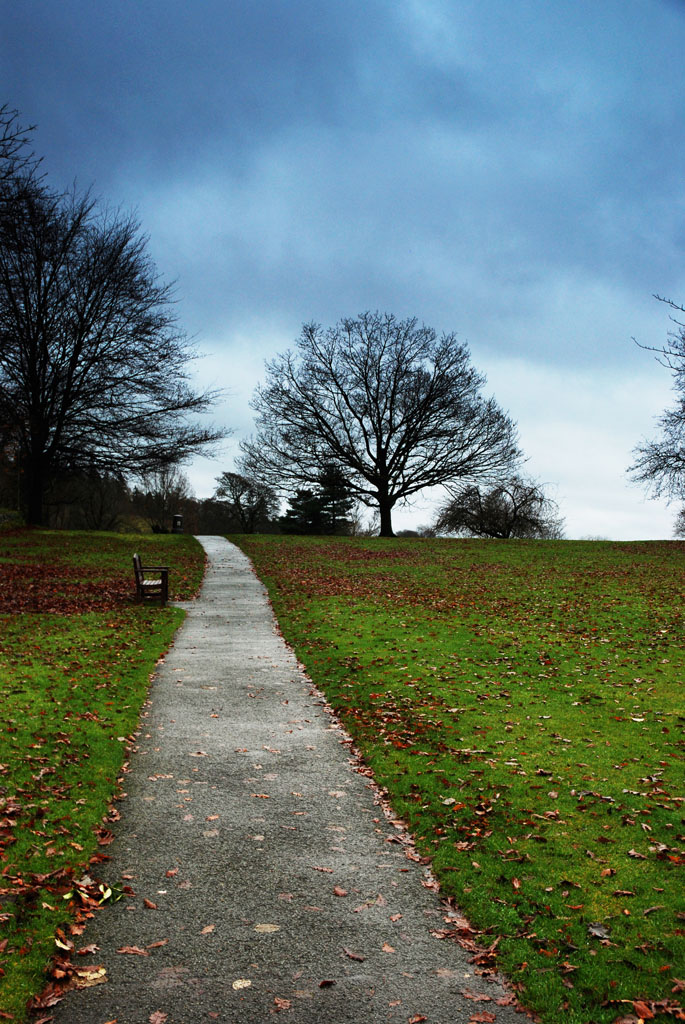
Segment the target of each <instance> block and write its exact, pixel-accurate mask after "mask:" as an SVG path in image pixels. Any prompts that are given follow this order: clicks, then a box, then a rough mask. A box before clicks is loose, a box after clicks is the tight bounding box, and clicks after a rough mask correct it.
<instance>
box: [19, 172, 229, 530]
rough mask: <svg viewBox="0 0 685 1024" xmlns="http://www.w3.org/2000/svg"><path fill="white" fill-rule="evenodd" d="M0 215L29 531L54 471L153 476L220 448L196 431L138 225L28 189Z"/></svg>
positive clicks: (176, 332)
mask: <svg viewBox="0 0 685 1024" xmlns="http://www.w3.org/2000/svg"><path fill="white" fill-rule="evenodd" d="M12 188H14V192H13V199H12V202H7V203H3V204H2V205H1V206H0V423H1V424H3V426H4V430H5V431H6V432H9V433H10V434H11V435H12V437H13V438H14V440H15V443H16V445H17V446H18V449H19V451H20V453H21V461H22V466H23V469H24V474H25V480H26V495H25V500H26V504H27V513H28V518H29V521H31V522H39V521H40V517H41V506H42V496H43V492H44V490H45V487H46V486H47V483H48V481H49V479H50V477H51V475H54V474H55V473H65V472H74V471H79V470H84V469H86V470H91V471H93V470H94V471H98V472H115V473H121V472H128V473H144V472H150V471H153V470H156V469H159V468H161V467H164V466H168V465H173V464H176V463H178V462H181V461H183V459H185V458H187V457H188V456H189V455H191V454H194V453H195V452H197V451H199V450H202V449H204V448H205V447H207V446H208V445H211V444H212V443H213V442H214V441H216V440H218V439H219V438H220V437H222V436H224V434H225V432H224V431H221V430H216V429H214V428H211V427H204V426H200V425H199V424H198V423H197V422H196V421H195V420H194V415H195V414H196V413H202V412H205V411H206V410H207V409H208V408H209V407H210V406H211V404H212V402H213V400H214V398H215V393H213V392H204V393H198V392H196V391H195V390H194V389H193V387H192V386H191V384H190V378H189V375H188V371H187V363H188V360H189V359H190V358H192V356H193V352H192V349H191V348H190V346H189V344H188V342H187V339H186V337H185V335H184V334H183V332H182V331H181V330H180V329H179V327H178V325H177V323H176V318H175V315H174V313H173V310H172V305H171V299H172V297H171V294H170V290H169V287H168V286H167V285H165V284H164V283H163V282H161V281H160V280H159V278H158V276H157V273H156V269H155V267H154V265H153V263H152V261H151V260H150V258H149V256H148V254H147V250H146V239H145V238H144V237H143V236H141V234H140V229H139V225H138V223H137V222H136V221H135V219H134V218H132V217H130V216H122V215H120V214H118V213H116V212H115V213H112V212H111V211H101V210H99V209H98V207H97V206H96V204H95V203H94V201H93V200H92V199H91V197H90V196H88V195H87V194H86V195H77V194H76V193H73V194H71V195H66V196H64V195H59V194H56V193H54V192H52V191H50V190H49V189H48V188H47V187H46V186H45V185H44V184H43V183H42V182H36V181H32V182H30V183H29V184H28V185H27V183H26V181H25V179H23V178H21V179H20V180H19V181H18V182H16V183H15V185H12V183H9V184H6V187H5V193H4V194H5V196H8V195H9V194H10V192H11V190H12Z"/></svg>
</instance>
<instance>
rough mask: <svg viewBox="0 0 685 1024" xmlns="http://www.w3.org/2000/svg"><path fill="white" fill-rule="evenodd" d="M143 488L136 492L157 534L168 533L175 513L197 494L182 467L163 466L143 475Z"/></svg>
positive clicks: (141, 506) (144, 513) (136, 499)
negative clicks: (194, 492) (194, 493)
mask: <svg viewBox="0 0 685 1024" xmlns="http://www.w3.org/2000/svg"><path fill="white" fill-rule="evenodd" d="M140 482H141V487H140V490H136V491H135V492H134V502H135V504H137V505H139V506H140V508H141V511H142V514H143V516H144V517H145V518H146V519H147V521H148V523H149V524H150V528H151V529H152V532H153V533H168V532H169V529H170V527H171V520H172V516H174V515H175V514H177V513H178V512H182V511H183V509H184V507H185V504H186V502H187V501H188V499H190V498H192V497H193V491H192V487H191V486H190V480H189V479H188V477H187V476H186V475H185V473H183V472H182V471H181V469H179V467H178V466H162V468H161V469H157V470H155V471H154V472H151V473H143V474H142V475H141V480H140Z"/></svg>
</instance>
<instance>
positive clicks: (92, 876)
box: [0, 530, 204, 1021]
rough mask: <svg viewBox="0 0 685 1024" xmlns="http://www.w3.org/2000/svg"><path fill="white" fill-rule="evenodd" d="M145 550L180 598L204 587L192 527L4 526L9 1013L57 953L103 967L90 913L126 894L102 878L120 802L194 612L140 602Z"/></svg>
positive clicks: (2, 884) (91, 978)
mask: <svg viewBox="0 0 685 1024" xmlns="http://www.w3.org/2000/svg"><path fill="white" fill-rule="evenodd" d="M135 550H139V551H140V554H141V557H142V559H143V562H144V563H146V562H147V563H152V564H157V565H159V564H168V565H169V566H170V569H171V572H170V588H171V596H172V599H179V600H180V599H184V598H185V599H187V598H189V597H191V596H192V594H193V593H194V592H195V591H196V590H197V589H198V587H199V585H200V582H201V579H202V574H203V571H204V552H203V550H202V548H201V547H200V545H199V544H197V542H196V541H194V540H193V539H192V538H190V537H182V536H173V537H171V536H169V537H167V536H158V537H144V538H141V537H140V536H131V537H128V536H122V535H120V534H104V533H85V532H84V533H81V532H78V533H73V532H62V531H60V532H50V531H37V530H21V531H12V532H5V533H0V1011H1V1012H0V1019H2V1020H16V1021H22V1020H24V1019H25V1011H26V1005H27V1001H28V1000H29V998H30V997H31V996H33V995H35V994H36V993H37V992H38V991H39V990H41V989H42V988H43V987H44V985H45V984H46V981H47V978H46V976H45V969H46V966H47V965H48V963H49V961H50V960H51V958H53V957H54V956H57V958H58V959H57V963H56V975H55V976H56V978H57V979H58V980H59V979H60V977H62V978H64V977H66V978H68V979H71V980H72V981H73V983H74V984H87V983H90V984H92V983H94V982H95V981H96V980H97V977H98V975H97V972H96V971H93V970H91V969H90V968H89V966H88V962H89V960H90V961H92V960H93V958H92V956H91V957H89V956H88V955H87V954H84V955H83V956H81V957H78V956H77V954H78V950H79V938H78V937H79V934H80V932H81V931H82V930H83V925H82V923H79V921H78V917H81V918H83V916H84V915H87V914H90V913H92V908H93V906H94V905H97V903H99V902H100V901H105V900H106V899H112V898H116V895H117V894H116V893H109V894H108V893H107V890H104V889H103V890H99V889H98V885H97V881H96V879H97V864H98V861H99V860H101V859H103V858H104V857H106V855H107V853H106V851H107V846H108V843H109V841H110V839H111V833H110V832H109V830H108V828H107V824H108V819H109V821H113V820H115V819H116V816H117V813H118V812H117V811H116V810H115V809H111V807H110V805H111V802H112V799H113V797H114V795H115V793H116V791H117V781H118V779H120V776H121V770H122V765H123V763H124V759H125V756H126V746H127V742H128V741H129V739H130V738H131V737H132V734H133V733H134V732H135V731H136V729H137V727H138V719H139V714H140V709H141V706H142V703H143V701H144V700H145V697H146V694H147V688H148V682H149V676H150V673H151V672H152V671H153V669H154V666H155V663H156V662H157V660H158V659H159V657H160V656H161V655H162V654H163V653H164V651H165V650H167V648H168V647H169V645H170V643H171V640H172V638H173V635H174V632H175V630H176V629H177V628H178V626H179V625H180V623H181V621H182V619H183V613H182V612H181V611H180V609H176V608H164V609H162V608H159V607H158V606H145V607H142V606H137V605H135V604H134V603H133V599H134V595H135V590H134V586H133V571H132V562H131V558H132V555H133V552H134V551H135ZM72 956H73V963H70V961H71V958H72ZM60 960H61V963H60ZM76 962H78V965H79V969H80V971H81V973H80V975H79V973H78V971H75V970H74V965H73V964H74V963H76ZM60 972H61V973H60Z"/></svg>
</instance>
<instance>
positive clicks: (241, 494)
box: [214, 472, 279, 533]
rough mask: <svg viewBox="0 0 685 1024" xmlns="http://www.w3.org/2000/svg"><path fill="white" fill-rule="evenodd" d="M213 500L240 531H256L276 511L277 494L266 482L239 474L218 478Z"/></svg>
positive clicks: (222, 475)
mask: <svg viewBox="0 0 685 1024" xmlns="http://www.w3.org/2000/svg"><path fill="white" fill-rule="evenodd" d="M217 484H218V487H217V488H216V490H215V492H214V501H218V502H221V503H223V504H224V505H225V506H226V507H227V512H228V514H229V515H230V516H231V518H232V519H234V520H236V521H237V523H238V524H239V525H240V529H241V530H242V532H243V533H255V531H256V530H257V529H258V528H259V526H265V525H266V524H267V523H268V522H269V520H270V519H272V518H273V517H274V516H276V515H277V514H278V505H279V503H278V495H277V494H276V493H275V491H274V490H272V488H271V487H269V486H267V484H264V483H261V481H259V480H255V479H253V478H250V477H246V476H242V474H240V473H230V472H226V473H222V474H221V476H219V477H217Z"/></svg>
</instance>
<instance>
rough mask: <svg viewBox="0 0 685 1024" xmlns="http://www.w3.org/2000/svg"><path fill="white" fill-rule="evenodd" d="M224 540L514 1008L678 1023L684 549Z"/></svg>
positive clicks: (570, 1016)
mask: <svg viewBox="0 0 685 1024" xmlns="http://www.w3.org/2000/svg"><path fill="white" fill-rule="evenodd" d="M232 539H233V540H236V541H237V543H239V544H240V546H241V547H242V548H243V550H244V551H245V552H246V553H247V554H248V555H249V556H250V557H251V558H252V559H253V561H254V564H255V566H256V568H257V571H258V573H259V575H260V577H261V578H262V579H263V580H264V582H265V583H266V584H267V586H268V588H269V592H270V595H271V599H272V602H273V604H274V608H275V610H276V613H277V616H278V619H279V623H280V625H281V628H282V630H283V633H284V635H285V637H286V639H287V640H289V641H290V642H291V643H292V644H293V646H294V647H295V650H296V652H297V654H298V656H299V658H300V659H301V661H302V662H303V663H304V664H305V666H306V668H307V670H308V672H309V673H310V675H311V676H312V678H313V679H314V680H315V682H316V683H317V684H318V685H319V687H320V688H321V689H322V690H323V691H324V692H325V694H326V696H327V698H328V699H329V701H330V703H331V705H332V706H333V708H334V709H335V711H336V712H337V714H338V715H339V716H340V718H341V719H342V722H343V724H344V725H345V727H346V728H347V730H348V731H349V732H350V733H351V734H352V736H353V737H354V740H355V742H356V744H357V745H358V747H359V748H360V750H361V751H362V753H363V756H364V758H365V760H366V762H367V764H368V765H370V766H371V768H372V769H373V771H374V774H375V776H376V779H377V781H378V782H379V783H380V785H381V786H383V787H385V788H386V789H387V790H388V793H389V795H390V798H391V800H392V805H393V808H394V810H395V812H396V813H398V814H400V815H401V816H402V817H403V818H404V819H405V820H406V821H407V822H408V823H409V826H410V828H411V830H412V831H413V833H414V834H415V836H416V841H417V849H418V851H419V853H420V854H422V855H424V856H430V858H431V860H432V864H433V867H434V871H435V873H436V875H437V877H438V878H439V880H440V883H441V886H442V891H443V893H444V894H445V895H446V896H449V897H454V898H455V899H456V901H457V903H458V905H459V907H460V908H461V909H462V910H463V911H464V912H465V913H466V915H467V917H468V918H469V920H470V922H471V925H472V926H473V927H474V928H475V929H477V930H478V932H479V939H480V943H481V945H483V946H485V947H491V948H492V949H493V952H494V953H495V955H496V959H497V964H498V966H499V967H500V968H501V969H503V970H504V971H505V972H506V973H507V974H508V975H509V977H510V978H511V980H512V981H513V983H514V985H515V986H516V988H517V990H518V991H519V992H520V994H521V998H522V999H523V1001H524V1003H525V1004H526V1005H527V1006H528V1007H530V1008H532V1009H533V1010H535V1011H537V1012H538V1013H539V1014H540V1015H541V1016H542V1018H543V1019H544V1020H545V1021H548V1022H552V1021H559V1022H561V1021H565V1022H569V1024H570V1022H574V1024H580V1022H583V1024H587V1022H592V1024H603V1022H609V1021H616V1020H625V1021H626V1022H627V1021H631V1022H635V1021H638V1020H640V1019H642V1020H645V1019H663V1020H666V1019H671V1020H672V1019H673V1018H674V1017H676V1018H677V1019H681V1020H682V1019H685V1017H684V1016H683V1015H682V1011H681V1010H679V1006H680V1004H681V1001H682V997H681V995H680V993H681V992H682V990H683V988H684V987H685V985H684V982H683V980H682V979H683V978H685V960H684V956H683V927H684V920H685V914H684V913H683V911H684V910H685V907H684V906H683V902H682V881H681V878H680V877H679V875H680V866H681V865H682V850H683V838H684V837H683V822H682V802H681V801H682V788H683V787H682V782H683V772H682V764H683V762H682V731H681V730H682V725H683V718H682V717H679V713H680V715H681V716H682V714H683V700H682V692H683V688H682V681H683V678H684V676H685V642H684V636H683V615H684V606H683V598H684V596H685V593H684V592H685V575H684V573H685V544H682V543H678V542H646V543H631V544H628V543H623V544H619V543H608V542H607V543H601V542H571V541H557V542H541V541H537V542H521V541H504V542H496V541H470V540H461V541H439V540H437V541H429V540H422V541H407V540H398V541H380V540H377V539H373V540H355V539H318V538H307V539H303V538H292V537H290V538H287V537H286V538H278V537H266V536H262V537H259V536H254V537H239V538H238V537H236V538H232ZM453 937H454V938H455V939H457V940H462V941H463V940H464V939H466V940H467V941H468V939H469V938H472V937H473V934H472V933H471V932H469V930H468V928H465V927H463V926H462V928H461V931H460V929H459V927H455V928H454V929H453ZM446 941H450V937H449V936H448V937H447V938H446ZM479 969H488V968H487V967H485V968H483V967H481V968H479V967H478V966H477V967H476V970H479Z"/></svg>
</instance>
